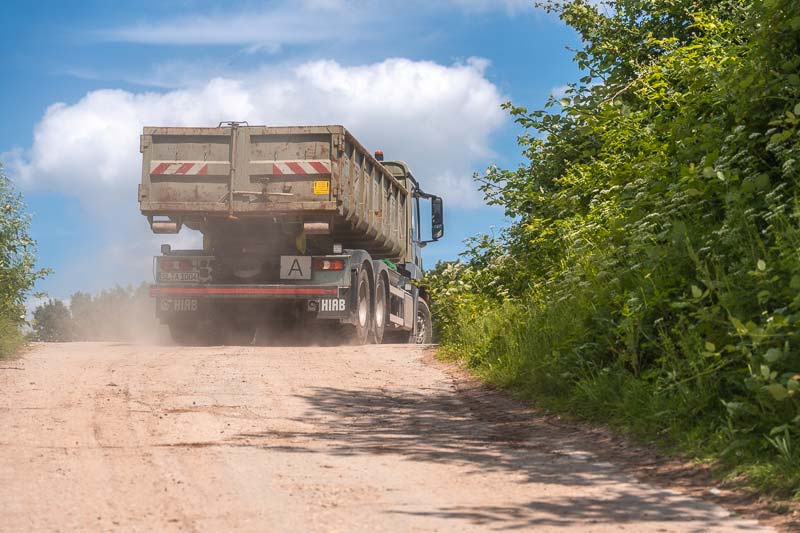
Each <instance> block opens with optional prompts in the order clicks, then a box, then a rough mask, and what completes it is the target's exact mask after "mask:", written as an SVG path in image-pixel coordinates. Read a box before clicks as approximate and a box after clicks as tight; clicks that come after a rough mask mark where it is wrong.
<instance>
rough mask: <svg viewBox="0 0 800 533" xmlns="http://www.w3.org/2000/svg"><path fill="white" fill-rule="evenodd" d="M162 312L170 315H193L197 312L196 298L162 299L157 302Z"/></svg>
mask: <svg viewBox="0 0 800 533" xmlns="http://www.w3.org/2000/svg"><path fill="white" fill-rule="evenodd" d="M159 305H161V310H162V311H167V312H172V313H193V312H195V311H197V299H196V298H171V299H167V298H164V299H163V300H161V302H159Z"/></svg>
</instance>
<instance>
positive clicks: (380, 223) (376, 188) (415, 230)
mask: <svg viewBox="0 0 800 533" xmlns="http://www.w3.org/2000/svg"><path fill="white" fill-rule="evenodd" d="M140 152H141V153H142V180H141V184H140V185H139V191H138V197H139V206H140V210H141V213H142V215H144V216H145V217H146V218H147V221H148V223H149V225H150V228H151V230H152V231H153V232H154V233H156V234H175V233H178V232H180V231H181V229H182V228H184V227H186V228H189V229H190V230H195V231H198V232H200V233H201V234H202V239H203V240H202V242H203V244H202V249H199V248H198V249H191V250H173V249H172V248H171V246H170V245H168V244H162V245H161V255H158V256H156V257H154V261H153V272H154V277H155V283H154V284H153V285H151V288H150V294H151V296H152V297H154V298H155V303H156V314H157V316H158V319H159V321H160V322H161V323H162V324H165V325H167V326H168V327H169V330H170V332H171V335H172V338H173V339H174V341H175V342H176V343H178V344H250V343H251V342H252V341H253V339H254V336H255V334H256V332H257V331H258V330H259V328H261V327H262V326H266V325H270V326H273V330H274V329H275V328H277V329H283V328H286V327H299V328H300V330H299V331H300V332H301V334H305V332H306V331H310V330H313V329H314V328H316V327H322V328H327V329H329V330H333V331H334V334H335V335H336V336H337V339H339V338H340V339H341V341H342V342H349V343H354V344H366V343H370V342H372V343H381V342H411V343H420V344H424V343H430V342H431V341H432V322H431V311H430V305H429V301H428V295H427V294H426V291H425V290H424V288H423V287H421V286H420V280H421V278H422V275H423V263H422V256H421V251H422V248H424V247H425V246H426V245H427V244H428V243H431V242H434V241H437V240H439V239H441V238H442V236H443V235H444V212H443V202H442V198H441V197H439V196H436V195H433V194H428V193H426V192H424V191H423V190H422V188H421V187H420V184H419V182H418V181H417V179H416V178H415V177H414V175H413V174H412V172H411V170H410V169H409V167H408V165H407V164H406V163H405V162H403V161H399V160H384V157H383V153H382V152H380V151H378V152H375V153H374V154H373V153H370V152H369V151H367V150H366V149H365V148H364V147H363V145H362V144H361V143H360V142H359V141H358V140H357V139H356V138H355V137H354V136H353V135H352V134H351V133H350V132H349V131H348V130H346V129H345V128H344V127H343V126H340V125H332V126H281V127H268V126H251V125H249V124H248V123H246V122H223V123H220V124H219V125H218V126H217V127H197V128H194V127H145V128H144V130H143V134H142V136H141V139H140ZM428 202H429V203H428ZM423 211H425V213H426V217H425V218H424V219H423V215H422V212H423ZM427 215H429V216H430V219H428V218H427ZM423 221H424V222H425V223H424V224H423ZM423 225H424V226H426V228H425V230H424V233H425V235H423Z"/></svg>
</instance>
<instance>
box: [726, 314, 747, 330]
mask: <svg viewBox="0 0 800 533" xmlns="http://www.w3.org/2000/svg"><path fill="white" fill-rule="evenodd" d="M728 320H730V322H731V324H733V327H734V328H736V333H738V334H739V335H747V327H745V325H744V324H742V321H741V320H739V319H738V318H736V317H735V316H730V317H728Z"/></svg>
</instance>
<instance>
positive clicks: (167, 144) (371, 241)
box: [139, 123, 412, 261]
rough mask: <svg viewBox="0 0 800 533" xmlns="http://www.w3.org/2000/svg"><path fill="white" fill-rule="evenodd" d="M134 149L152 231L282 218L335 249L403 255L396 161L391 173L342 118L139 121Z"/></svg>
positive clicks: (404, 218)
mask: <svg viewBox="0 0 800 533" xmlns="http://www.w3.org/2000/svg"><path fill="white" fill-rule="evenodd" d="M140 151H141V152H142V155H143V158H142V183H141V185H140V187H139V203H140V208H141V212H142V214H144V215H146V216H147V217H148V220H149V221H150V224H151V227H152V228H153V231H156V232H159V233H168V232H175V231H179V230H180V228H181V226H182V225H187V226H189V227H191V228H194V229H198V230H200V231H203V232H205V231H207V230H209V228H211V227H213V226H214V224H215V223H219V224H230V223H231V221H236V220H248V221H254V220H258V219H264V220H272V221H281V220H291V221H293V222H294V223H299V224H301V225H302V228H303V231H304V232H305V233H306V234H309V235H326V234H327V235H330V236H331V238H332V240H333V242H335V243H337V244H341V245H342V246H343V247H344V248H352V249H362V250H366V251H367V252H369V253H370V254H371V255H372V256H373V257H374V258H389V259H392V260H395V261H406V260H410V257H411V231H410V230H411V216H412V206H411V204H412V202H411V198H409V190H410V186H409V185H410V184H409V183H408V180H409V179H411V178H410V176H408V174H407V173H406V174H405V175H402V174H403V172H402V171H400V172H398V170H397V169H398V168H399V169H404V168H405V165H399V166H398V165H397V164H393V165H392V166H391V168H392V171H393V172H394V174H393V173H392V171H390V170H389V165H388V164H387V166H384V165H383V164H381V163H380V162H378V161H377V160H376V159H375V158H374V157H373V156H372V154H370V153H369V152H368V151H367V150H366V149H364V147H363V146H362V145H361V144H360V143H359V142H358V141H357V140H356V139H355V138H354V137H353V136H352V135H351V134H350V133H349V132H348V131H347V130H346V129H345V128H344V127H342V126H288V127H266V126H248V125H243V124H239V123H228V124H227V125H222V124H221V125H220V127H217V128H158V127H146V128H144V134H143V135H142V137H141V146H140ZM406 172H407V171H406Z"/></svg>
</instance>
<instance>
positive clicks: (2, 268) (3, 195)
mask: <svg viewBox="0 0 800 533" xmlns="http://www.w3.org/2000/svg"><path fill="white" fill-rule="evenodd" d="M29 225H30V217H29V216H28V215H27V214H25V204H23V203H22V198H21V197H20V195H19V194H17V193H15V192H14V188H13V186H12V184H11V182H10V180H9V179H8V178H7V177H6V175H5V173H4V172H3V167H2V165H0V357H3V356H6V355H8V354H10V353H12V352H13V351H14V350H16V349H17V348H19V346H20V345H21V344H22V342H23V334H22V327H23V326H24V324H25V306H24V303H25V298H26V297H27V295H28V294H29V293H30V291H31V289H32V288H33V285H34V283H35V282H36V280H37V279H41V278H42V277H44V276H45V275H46V274H47V271H46V270H37V269H36V256H35V252H36V244H35V243H34V242H33V240H32V239H31V238H30V236H29V234H28V228H29Z"/></svg>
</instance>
